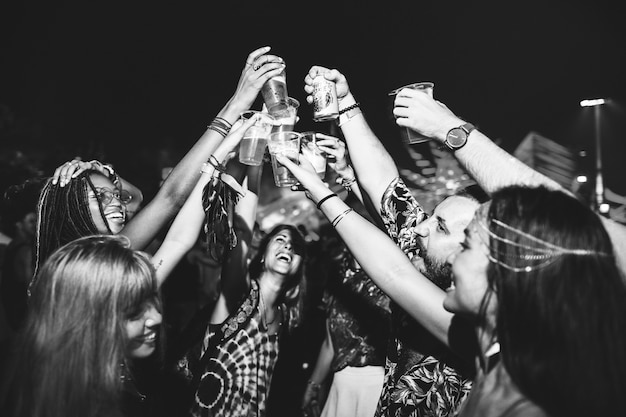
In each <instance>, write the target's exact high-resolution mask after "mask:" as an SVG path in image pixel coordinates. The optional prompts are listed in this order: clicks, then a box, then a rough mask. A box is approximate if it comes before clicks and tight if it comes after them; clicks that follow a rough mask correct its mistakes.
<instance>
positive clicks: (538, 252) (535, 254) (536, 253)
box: [478, 210, 611, 272]
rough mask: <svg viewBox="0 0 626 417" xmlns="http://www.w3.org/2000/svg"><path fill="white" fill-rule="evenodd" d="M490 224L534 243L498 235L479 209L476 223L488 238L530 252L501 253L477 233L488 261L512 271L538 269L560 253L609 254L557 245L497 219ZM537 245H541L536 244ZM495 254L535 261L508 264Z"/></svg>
mask: <svg viewBox="0 0 626 417" xmlns="http://www.w3.org/2000/svg"><path fill="white" fill-rule="evenodd" d="M489 221H490V222H491V223H492V224H495V225H497V226H499V227H501V228H503V229H505V230H507V231H509V232H512V233H514V234H516V235H518V236H521V237H523V238H526V239H528V240H530V241H531V242H533V243H534V245H532V246H531V245H525V244H523V243H519V242H514V241H512V240H510V239H507V238H505V237H503V236H500V235H498V234H496V233H495V232H493V231H492V230H490V229H489V227H488V226H487V213H486V210H481V212H480V214H479V219H478V224H479V225H480V227H481V228H482V229H483V230H484V231H485V232H486V233H487V235H488V236H489V237H490V238H493V239H494V240H497V241H498V242H502V243H504V244H506V245H510V246H513V247H516V248H518V249H522V250H525V251H528V252H530V253H523V254H519V255H512V254H508V253H502V252H496V251H494V250H492V249H491V246H490V245H489V242H488V241H487V242H486V241H485V240H484V238H483V236H482V235H481V234H480V233H478V236H479V238H480V240H481V241H482V243H483V244H484V245H485V246H486V247H487V248H488V249H487V253H486V255H487V258H488V259H489V261H491V262H493V263H495V264H498V265H500V266H502V267H504V268H506V269H508V270H510V271H513V272H530V271H532V270H534V269H539V268H543V267H546V266H548V265H549V264H551V263H552V262H554V261H556V259H557V258H558V257H560V256H562V255H577V256H589V255H598V256H611V255H609V254H607V253H604V252H598V251H594V250H588V249H569V248H564V247H562V246H558V245H556V244H553V243H550V242H546V241H545V240H543V239H540V238H538V237H535V236H533V235H531V234H528V233H526V232H523V231H521V230H519V229H516V228H514V227H512V226H509V225H508V224H506V223H504V222H502V221H500V220H498V219H491V220H489ZM538 245H542V246H543V247H541V246H538ZM493 254H495V255H496V256H500V257H509V258H510V257H513V258H515V259H516V260H521V261H527V262H537V263H536V264H534V265H525V266H520V267H517V266H513V265H510V264H508V263H506V262H504V261H502V260H500V259H497V258H496V257H494V255H493Z"/></svg>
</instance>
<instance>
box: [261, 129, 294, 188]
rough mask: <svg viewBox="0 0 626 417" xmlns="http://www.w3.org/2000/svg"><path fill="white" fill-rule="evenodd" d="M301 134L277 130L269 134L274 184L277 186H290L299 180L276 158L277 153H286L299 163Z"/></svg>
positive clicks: (268, 143)
mask: <svg viewBox="0 0 626 417" xmlns="http://www.w3.org/2000/svg"><path fill="white" fill-rule="evenodd" d="M300 136H301V135H300V133H297V132H293V131H283V132H275V133H271V134H270V136H269V141H268V142H267V145H268V149H269V151H270V159H271V160H272V172H273V174H274V184H276V186H277V187H289V186H291V185H293V184H296V183H297V182H298V180H297V179H296V177H294V176H293V174H292V173H291V171H289V170H288V169H287V168H286V167H285V166H284V165H282V164H281V163H279V162H278V161H277V160H276V155H284V156H286V157H287V158H289V159H291V160H292V161H293V162H295V163H296V164H297V163H298V154H299V153H300Z"/></svg>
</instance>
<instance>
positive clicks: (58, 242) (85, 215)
mask: <svg viewBox="0 0 626 417" xmlns="http://www.w3.org/2000/svg"><path fill="white" fill-rule="evenodd" d="M92 174H96V175H102V174H101V173H100V172H98V171H94V170H86V171H84V172H82V173H81V174H80V175H79V176H77V177H76V178H72V179H70V181H69V182H68V183H67V184H66V185H65V187H61V186H60V185H59V183H57V184H52V179H49V180H48V181H47V182H46V184H45V185H44V186H43V189H42V191H41V194H40V196H39V201H38V203H37V234H36V239H35V274H34V276H35V277H37V274H38V271H39V268H40V266H41V265H43V263H44V262H45V261H46V259H48V257H49V256H50V254H52V252H54V251H55V250H56V249H58V248H60V247H61V246H63V245H65V244H66V243H68V242H71V241H73V240H75V239H78V238H81V237H85V236H92V235H97V234H100V233H102V232H101V231H100V230H98V228H97V227H96V225H95V223H94V221H93V218H92V217H91V212H90V211H89V190H92V191H93V192H94V193H95V192H96V191H95V187H94V185H93V183H92V182H91V179H90V175H92ZM100 214H101V215H102V218H103V219H104V212H103V209H102V206H101V205H100ZM104 223H105V224H106V227H107V230H108V232H109V233H110V234H113V233H112V232H111V229H109V225H108V223H107V222H106V221H105V222H104Z"/></svg>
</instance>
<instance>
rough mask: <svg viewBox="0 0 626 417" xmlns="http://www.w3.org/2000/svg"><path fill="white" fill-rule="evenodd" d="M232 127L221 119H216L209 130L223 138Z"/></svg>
mask: <svg viewBox="0 0 626 417" xmlns="http://www.w3.org/2000/svg"><path fill="white" fill-rule="evenodd" d="M232 127H233V125H231V124H230V122H229V121H228V120H226V119H224V118H223V117H216V118H215V119H213V121H212V122H211V124H210V125H209V129H211V130H214V131H216V132H217V133H219V134H220V135H222V136H223V137H226V135H228V132H230V129H231V128H232Z"/></svg>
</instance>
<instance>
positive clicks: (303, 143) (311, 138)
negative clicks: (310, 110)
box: [300, 132, 326, 179]
mask: <svg viewBox="0 0 626 417" xmlns="http://www.w3.org/2000/svg"><path fill="white" fill-rule="evenodd" d="M300 147H301V150H302V155H304V157H305V158H306V159H308V161H309V162H310V163H311V165H313V168H315V172H316V173H317V175H318V176H319V177H320V178H321V179H324V177H325V176H326V154H325V153H324V151H322V150H321V149H320V148H318V147H317V133H315V132H303V133H302V137H301V138H300Z"/></svg>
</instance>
